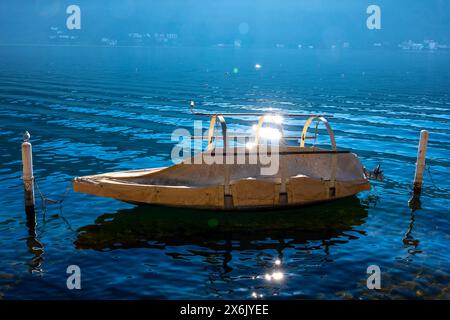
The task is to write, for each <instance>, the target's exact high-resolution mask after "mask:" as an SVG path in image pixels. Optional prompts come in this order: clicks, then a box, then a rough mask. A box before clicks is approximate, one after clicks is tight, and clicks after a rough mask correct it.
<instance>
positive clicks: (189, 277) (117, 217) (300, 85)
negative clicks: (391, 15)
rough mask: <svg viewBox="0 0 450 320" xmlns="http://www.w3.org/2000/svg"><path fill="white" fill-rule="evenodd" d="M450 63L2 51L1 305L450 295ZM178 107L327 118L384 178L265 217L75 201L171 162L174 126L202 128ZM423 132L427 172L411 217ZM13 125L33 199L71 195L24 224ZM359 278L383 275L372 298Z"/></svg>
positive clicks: (256, 54)
mask: <svg viewBox="0 0 450 320" xmlns="http://www.w3.org/2000/svg"><path fill="white" fill-rule="evenodd" d="M449 62H450V53H449V52H404V51H400V50H393V51H387V50H386V51H382V50H378V51H377V50H372V51H354V50H334V51H333V50H296V49H244V48H242V49H234V48H130V47H128V48H127V47H122V48H121V47H115V48H101V47H71V46H67V47H14V46H11V47H6V46H4V47H1V48H0V164H1V166H0V299H2V298H3V299H71V298H74V299H81V298H83V299H84V298H88V299H136V298H158V299H159V298H161V299H217V298H219V299H222V298H223V299H255V298H256V299H259V298H283V299H293V298H296V299H298V298H320V299H352V298H353V299H405V298H438V299H449V298H450V291H449V290H450V286H449V276H450V274H449V272H450V261H449V258H450V254H449V250H448V247H449V240H450V238H449V237H450V227H449V213H450V212H449V207H450V191H449V188H450V179H449V169H450V163H449V154H450V146H449V142H450V135H449V133H450V129H449V123H450V92H449V88H450V63H449ZM256 64H260V65H261V68H259V69H258V68H255V65H256ZM190 100H195V101H196V102H197V105H198V108H199V109H200V110H206V111H217V112H251V111H267V110H269V108H272V110H276V111H281V112H299V113H325V114H331V115H333V116H334V117H333V118H330V122H331V124H332V126H333V129H334V131H335V135H336V141H337V145H338V147H339V148H341V149H344V150H351V151H352V152H355V153H357V154H358V156H359V157H360V158H361V161H362V162H363V164H364V165H365V166H366V167H368V168H373V167H375V166H376V164H378V163H380V164H381V166H382V169H384V173H385V180H384V181H382V182H377V181H376V182H373V185H372V187H373V188H372V190H371V191H369V192H364V193H361V194H359V195H358V196H357V197H353V198H349V199H343V200H339V201H336V202H334V203H328V204H322V205H316V206H310V207H305V208H299V209H292V210H282V211H278V212H231V213H230V212H228V213H226V212H225V213H221V212H211V211H195V210H182V209H165V208H159V207H150V206H147V207H145V206H141V207H139V206H135V205H131V204H126V203H122V202H119V201H116V200H113V199H106V198H99V197H93V196H89V195H83V194H77V193H73V191H71V189H70V183H69V181H70V179H71V178H73V177H75V176H81V175H88V174H95V173H102V172H108V171H118V170H128V169H139V168H148V167H159V166H167V165H170V164H171V160H170V152H171V150H172V147H173V146H174V142H173V141H171V133H172V131H173V130H174V129H176V128H179V127H183V128H187V129H189V130H192V128H193V124H194V122H193V120H200V119H201V118H198V117H193V116H192V115H191V114H190V112H189V108H188V105H189V101H190ZM255 121H256V120H255V119H247V120H245V121H238V120H236V119H230V120H229V122H230V125H231V126H234V127H236V128H240V129H242V128H246V127H251V125H252V124H254V123H255ZM302 123H303V120H302V121H300V120H287V121H286V123H285V130H287V131H288V132H289V133H292V134H299V131H300V130H301V125H302ZM206 126H207V123H205V128H206ZM422 129H427V130H428V131H429V143H428V151H427V170H426V172H425V179H424V189H423V193H422V197H421V200H422V201H421V208H419V209H417V210H415V211H412V210H411V209H410V207H409V206H408V200H409V198H410V196H411V184H412V179H413V175H414V167H415V157H416V154H417V144H418V139H419V133H420V130H422ZM25 130H28V131H30V133H31V136H32V139H31V142H32V144H33V150H34V166H35V176H36V181H37V184H38V186H39V189H40V191H41V192H42V193H44V194H45V195H46V196H48V197H50V198H53V199H61V197H63V196H64V195H65V194H66V190H68V191H67V194H66V196H65V198H64V202H63V204H62V206H61V207H60V206H59V205H56V204H47V207H46V210H45V211H44V210H43V209H42V208H41V204H40V198H39V197H38V198H37V212H36V221H33V219H30V218H29V219H27V217H26V215H25V212H24V208H23V187H22V182H21V169H22V168H21V154H20V145H21V142H22V134H23V132H24V131H25ZM319 133H320V135H319V137H318V141H317V143H318V144H320V145H324V146H325V145H326V144H327V143H328V140H327V139H328V138H327V136H326V133H325V131H324V130H323V129H320V131H319ZM68 187H69V189H67V188H68ZM69 265H78V266H80V268H81V272H82V289H81V290H68V289H67V286H66V279H67V276H68V275H67V274H66V269H67V267H68V266H69ZM369 265H378V266H379V267H380V269H381V272H382V277H381V289H380V290H369V289H368V288H367V286H366V279H367V277H368V275H367V273H366V270H367V267H368V266H369ZM273 275H275V277H273Z"/></svg>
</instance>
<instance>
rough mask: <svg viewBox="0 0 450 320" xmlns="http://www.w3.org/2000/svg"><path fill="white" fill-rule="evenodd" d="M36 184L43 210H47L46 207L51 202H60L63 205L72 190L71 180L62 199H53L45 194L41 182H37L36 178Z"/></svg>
mask: <svg viewBox="0 0 450 320" xmlns="http://www.w3.org/2000/svg"><path fill="white" fill-rule="evenodd" d="M34 182H35V185H36V189H37V191H38V193H39V196H40V197H41V203H42V210H43V211H45V207H46V204H47V203H51V204H59V205H62V203H63V202H64V200H66V197H67V195H68V194H69V192H70V190H71V184H70V181H69V183H68V186H67V188H66V191H65V192H64V193H63V195H62V196H61V199H58V200H55V199H51V198H49V197H47V196H45V195H44V193H43V192H42V191H41V188H40V187H39V183H38V182H37V180H36V179H34Z"/></svg>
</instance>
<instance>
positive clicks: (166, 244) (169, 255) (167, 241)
mask: <svg viewBox="0 0 450 320" xmlns="http://www.w3.org/2000/svg"><path fill="white" fill-rule="evenodd" d="M367 215H368V208H367V207H366V206H364V205H362V204H360V201H359V199H358V198H356V197H351V198H346V199H341V200H337V201H334V202H330V203H326V204H323V205H315V206H309V207H303V208H296V209H289V210H282V211H276V212H275V211H233V212H226V211H200V210H192V209H174V208H167V207H154V206H137V207H134V208H132V209H125V210H120V211H118V212H117V213H115V214H104V215H102V216H100V217H98V218H97V219H96V221H95V224H92V225H87V226H84V227H81V228H80V229H78V232H77V239H76V241H75V246H76V248H77V249H93V250H99V251H109V252H111V251H114V250H116V249H132V248H137V249H139V248H140V249H141V250H142V249H146V248H148V250H149V252H148V253H147V254H146V253H143V252H142V251H136V255H137V256H135V258H136V259H137V260H140V259H139V258H138V256H140V257H141V258H142V259H144V260H146V261H147V262H150V263H151V264H152V269H154V271H155V272H156V273H157V274H158V277H159V279H160V281H163V282H164V283H165V285H164V286H162V287H161V286H159V288H160V289H159V290H162V288H164V289H165V290H167V291H165V292H164V294H161V297H176V298H185V297H191V298H192V296H195V297H204V296H205V295H204V290H206V292H207V293H206V294H207V296H210V297H214V298H223V297H230V295H231V296H233V297H239V298H263V297H267V296H273V295H282V294H289V295H293V296H296V295H298V294H297V293H295V292H296V290H297V288H298V287H299V286H301V287H302V288H303V289H302V290H310V291H303V292H304V293H302V294H300V296H306V297H309V296H314V294H315V293H314V292H315V290H317V288H316V283H315V281H316V280H317V281H324V280H323V279H325V278H323V273H324V272H327V270H328V269H327V268H328V267H330V268H333V262H332V261H333V259H334V257H333V256H332V255H333V246H336V250H338V247H342V246H341V245H342V244H343V243H346V242H348V241H350V240H354V239H358V238H359V237H360V236H364V235H365V234H364V231H360V230H358V229H361V228H357V226H360V225H362V224H363V223H364V222H365V218H366V217H367ZM154 250H158V251H159V250H161V252H159V253H156V252H154ZM121 251H122V250H121ZM161 253H164V254H163V256H161ZM118 254H119V255H120V256H122V257H123V255H124V253H123V252H122V253H118ZM288 256H289V258H288ZM152 257H154V258H152ZM154 259H156V260H154ZM161 259H162V260H161ZM165 259H169V260H170V259H173V260H175V261H176V262H177V263H174V264H173V265H171V264H169V265H171V266H172V267H171V269H170V270H167V265H168V262H167V261H165ZM299 259H300V260H299ZM178 262H179V263H178ZM127 265H128V270H130V268H131V269H133V270H136V271H137V272H144V273H140V274H141V275H142V277H145V280H144V281H143V282H142V283H145V290H147V288H148V286H151V282H149V281H150V280H149V278H148V276H147V273H146V272H145V271H143V270H142V271H139V270H141V269H135V268H140V267H139V266H140V263H139V262H136V263H135V262H134V261H128V264H127ZM305 268H306V269H307V271H305ZM324 268H325V269H324ZM170 272H174V273H175V274H172V276H169V275H168V274H170ZM311 272H313V273H314V274H315V276H314V277H313V278H310V279H311V280H309V282H308V283H309V286H308V289H306V288H305V286H306V283H305V282H304V280H301V283H299V282H298V280H295V279H294V278H295V274H311ZM133 274H134V272H133ZM177 274H178V275H179V276H181V275H182V274H185V275H189V277H190V279H191V281H189V282H186V281H185V282H183V283H184V286H183V288H184V290H186V291H187V292H189V293H188V294H185V295H183V293H180V292H179V290H178V291H177V292H174V291H173V290H177V288H178V287H176V288H175V287H174V286H173V284H171V283H172V282H173V281H175V280H173V279H177V280H176V281H181V280H180V278H179V276H177ZM164 277H166V278H164ZM182 278H183V277H182ZM183 279H184V278H183ZM297 279H298V277H297ZM325 280H326V279H325ZM178 284H179V283H178ZM139 285H140V284H139V283H136V286H139ZM190 286H192V287H190ZM282 288H284V289H283V290H282ZM195 294H199V295H198V296H196V295H195Z"/></svg>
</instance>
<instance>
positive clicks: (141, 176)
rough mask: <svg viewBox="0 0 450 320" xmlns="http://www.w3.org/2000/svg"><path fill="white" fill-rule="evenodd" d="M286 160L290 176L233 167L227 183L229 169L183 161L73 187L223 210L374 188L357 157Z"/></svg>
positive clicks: (280, 204) (80, 181)
mask: <svg viewBox="0 0 450 320" xmlns="http://www.w3.org/2000/svg"><path fill="white" fill-rule="evenodd" d="M289 157H291V158H289ZM333 157H336V158H335V159H334V160H333ZM281 161H284V163H289V165H287V166H286V170H285V174H286V176H285V177H283V176H282V173H281V172H279V173H277V174H275V175H273V176H262V175H261V174H260V173H259V169H260V168H258V165H230V167H229V169H227V170H228V173H227V174H228V175H229V176H228V179H227V180H225V182H224V178H223V175H224V172H225V166H226V165H223V164H222V165H218V164H216V165H204V164H186V163H181V164H178V165H174V166H171V167H166V168H154V169H144V170H133V171H123V172H112V173H105V174H99V175H92V176H85V177H78V178H75V179H74V180H73V187H74V191H76V192H81V193H86V194H91V195H96V196H102V197H109V198H114V199H117V200H122V201H125V202H132V203H141V204H153V205H163V206H173V207H190V208H201V209H221V210H240V209H253V208H280V207H289V206H301V205H306V204H311V203H317V202H324V201H331V200H335V199H339V198H344V197H348V196H352V195H355V194H357V193H359V192H361V191H366V190H370V183H369V181H368V180H367V178H366V177H365V175H364V173H363V167H362V165H361V163H360V162H359V160H358V158H357V157H356V155H354V154H352V153H346V154H310V155H303V154H302V155H299V154H294V155H286V156H285V159H281ZM333 161H334V162H333ZM282 163H283V162H282ZM332 163H335V166H336V170H335V172H334V173H333V174H331V173H330V170H331V169H330V168H331V167H332V165H331V164H332ZM286 171H287V172H286ZM332 178H334V179H332ZM226 186H227V188H226Z"/></svg>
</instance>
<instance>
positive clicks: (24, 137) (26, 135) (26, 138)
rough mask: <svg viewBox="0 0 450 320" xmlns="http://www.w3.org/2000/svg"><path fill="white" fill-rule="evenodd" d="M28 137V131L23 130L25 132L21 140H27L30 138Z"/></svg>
mask: <svg viewBox="0 0 450 320" xmlns="http://www.w3.org/2000/svg"><path fill="white" fill-rule="evenodd" d="M30 137H31V135H30V133H29V132H28V131H25V133H24V134H23V141H24V142H28V141H29V140H30Z"/></svg>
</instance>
